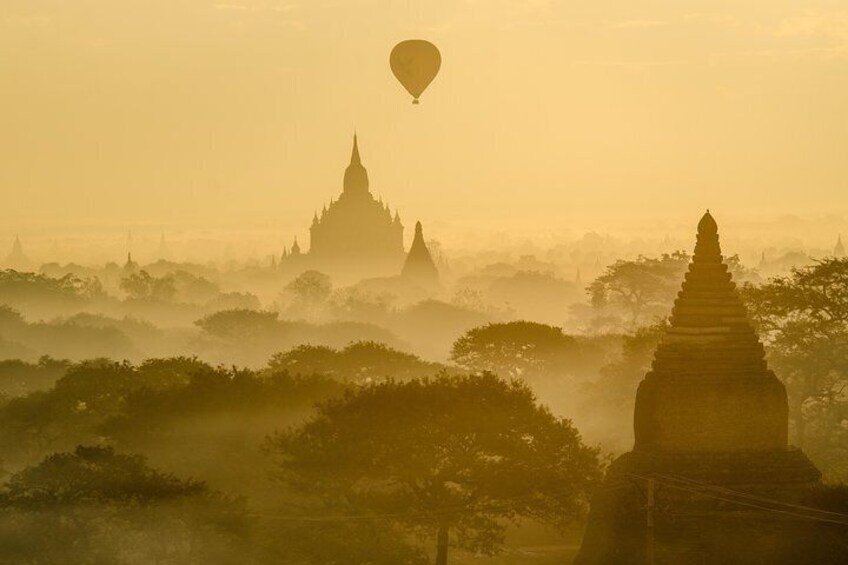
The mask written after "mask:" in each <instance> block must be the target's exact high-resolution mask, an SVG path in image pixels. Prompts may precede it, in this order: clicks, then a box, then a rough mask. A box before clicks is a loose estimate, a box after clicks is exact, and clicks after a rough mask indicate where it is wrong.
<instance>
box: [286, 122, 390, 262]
mask: <svg viewBox="0 0 848 565" xmlns="http://www.w3.org/2000/svg"><path fill="white" fill-rule="evenodd" d="M295 246H297V249H294V248H293V249H292V250H291V251H288V250H286V251H285V252H284V254H283V261H282V262H283V265H284V266H285V265H286V264H291V263H292V262H295V263H300V264H302V265H303V266H308V268H311V269H317V270H319V271H323V272H327V273H329V274H342V275H356V276H359V277H368V276H390V275H397V274H398V273H399V272H400V270H401V267H402V266H403V262H404V255H405V253H404V249H403V224H401V221H400V216H399V215H398V213H397V212H395V213H394V215H392V212H391V211H390V210H389V207H388V205H386V204H384V203H383V202H382V201H381V200H377V199H376V198H374V195H373V194H371V191H370V187H369V182H368V171H367V170H366V169H365V167H364V166H363V165H362V160H361V158H360V156H359V143H358V140H357V138H356V136H355V135H354V137H353V150H352V152H351V156H350V164H349V165H348V166H347V169H346V170H345V173H344V188H343V190H342V193H341V195H340V196H339V198H338V199H337V200H333V201H331V202H330V205H329V206H325V207H324V209H323V210H322V212H321V213H320V215H319V214H318V213H316V214H315V216H314V218H313V219H312V226H311V227H310V228H309V251H308V252H307V253H305V254H303V258H302V259H297V258H296V257H297V256H298V255H299V254H300V248H299V245H297V243H295ZM293 247H294V246H293ZM293 256H295V257H293Z"/></svg>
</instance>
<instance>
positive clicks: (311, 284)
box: [285, 270, 333, 319]
mask: <svg viewBox="0 0 848 565" xmlns="http://www.w3.org/2000/svg"><path fill="white" fill-rule="evenodd" d="M285 290H286V291H287V292H289V293H291V295H292V296H293V304H292V308H293V310H294V311H296V312H303V313H305V315H306V316H307V317H308V318H310V319H315V318H317V317H318V310H319V309H320V308H321V307H322V306H323V305H324V303H325V302H326V301H327V298H329V297H330V293H331V292H332V290H333V285H332V284H331V282H330V277H328V276H327V275H325V274H324V273H321V272H319V271H313V270H310V271H304V272H303V273H301V274H300V275H298V277H297V278H296V279H294V280H293V281H291V282H290V283H289V284H287V285H286V288H285Z"/></svg>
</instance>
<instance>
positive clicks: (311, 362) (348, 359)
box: [268, 341, 444, 382]
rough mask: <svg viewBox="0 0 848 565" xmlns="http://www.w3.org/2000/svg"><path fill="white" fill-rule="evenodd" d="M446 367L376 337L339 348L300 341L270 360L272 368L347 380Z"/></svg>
mask: <svg viewBox="0 0 848 565" xmlns="http://www.w3.org/2000/svg"><path fill="white" fill-rule="evenodd" d="M442 368H444V367H443V366H441V365H439V364H438V363H428V362H427V361H424V360H422V359H421V358H420V357H418V356H416V355H412V354H410V353H404V352H402V351H398V350H396V349H393V348H391V347H389V346H387V345H385V344H382V343H377V342H375V341H356V342H353V343H351V344H349V345H347V346H346V347H345V348H344V349H341V350H338V349H333V348H331V347H326V346H322V345H299V346H297V347H294V348H292V349H290V350H289V351H286V352H285V353H276V354H274V356H273V357H271V360H270V361H268V369H269V370H270V371H271V372H282V371H286V372H289V373H292V374H300V375H311V374H321V375H326V376H329V377H334V378H337V379H340V380H345V381H354V382H369V381H371V380H377V379H386V378H394V379H398V380H408V379H411V378H414V377H424V376H427V375H432V374H433V373H435V372H437V371H438V370H440V369H442Z"/></svg>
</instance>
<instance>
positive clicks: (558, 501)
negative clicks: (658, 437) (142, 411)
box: [269, 374, 600, 565]
mask: <svg viewBox="0 0 848 565" xmlns="http://www.w3.org/2000/svg"><path fill="white" fill-rule="evenodd" d="M269 450H270V451H271V453H272V454H274V455H275V456H276V458H277V462H278V465H279V470H280V478H281V480H283V481H284V482H286V483H288V484H290V485H294V486H295V487H300V488H302V489H307V488H308V489H309V492H314V493H316V495H317V496H320V497H321V503H322V504H323V505H324V508H325V511H326V512H327V513H328V514H336V515H348V516H378V517H381V519H384V520H387V521H388V522H390V523H392V524H395V525H398V526H401V527H403V528H405V529H407V530H408V531H410V532H413V533H416V534H418V535H419V536H420V537H422V539H427V538H430V539H435V541H436V553H437V559H436V562H437V564H439V565H444V564H445V563H447V551H448V546H449V545H454V546H456V547H462V548H466V549H471V550H474V551H478V552H482V553H492V552H495V551H496V550H497V549H498V548H499V547H500V545H501V543H502V542H503V534H504V527H505V526H504V521H505V520H506V521H509V520H515V519H517V518H518V517H521V516H525V517H531V518H536V519H539V520H543V521H547V522H550V523H553V524H556V525H559V526H562V525H564V524H565V523H567V522H568V521H569V520H570V519H572V518H574V517H576V516H578V515H580V514H581V512H582V511H583V510H584V508H585V505H586V495H587V492H588V490H589V488H590V487H591V486H592V485H593V484H594V482H595V480H596V479H598V478H599V474H600V464H599V461H598V453H597V451H596V450H594V449H591V448H589V447H586V446H585V445H584V444H583V443H582V441H581V439H580V435H579V433H578V432H577V430H576V429H575V428H574V427H573V426H572V425H571V422H570V421H568V420H564V419H560V418H556V417H554V416H553V415H552V414H551V413H550V412H549V411H548V410H547V409H546V408H543V407H541V406H539V405H538V404H537V403H536V401H535V398H534V396H533V394H532V392H531V391H530V389H529V388H527V386H526V385H524V384H520V383H518V382H511V383H509V382H506V381H503V380H500V379H498V378H497V377H496V376H494V375H492V374H483V375H477V376H453V377H452V376H447V375H443V376H440V377H437V378H433V379H415V380H412V381H409V382H405V383H398V382H394V381H388V382H383V383H379V384H375V385H371V386H366V387H363V388H360V389H356V390H351V391H348V392H347V393H346V394H345V395H343V396H342V397H340V398H338V399H331V400H328V401H327V402H325V403H323V404H321V405H319V407H318V411H317V414H316V415H315V417H314V418H312V419H311V420H310V421H309V422H308V423H306V424H305V425H304V426H302V427H300V428H297V429H293V430H290V431H288V432H284V433H280V434H277V435H275V436H274V437H273V438H272V439H271V440H270V442H269Z"/></svg>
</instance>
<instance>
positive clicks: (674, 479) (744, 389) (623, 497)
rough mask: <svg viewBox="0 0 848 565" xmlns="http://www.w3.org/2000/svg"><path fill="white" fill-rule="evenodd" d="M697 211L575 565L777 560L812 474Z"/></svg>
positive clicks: (794, 527) (711, 222)
mask: <svg viewBox="0 0 848 565" xmlns="http://www.w3.org/2000/svg"><path fill="white" fill-rule="evenodd" d="M731 279H732V277H731V274H730V272H729V271H728V268H727V265H726V264H725V263H724V261H723V258H722V254H721V248H720V246H719V238H718V226H717V224H716V221H715V219H714V218H713V217H712V215H711V214H710V213H709V211H707V213H706V214H705V215H704V216H703V218H702V219H701V221H700V223H699V224H698V236H697V243H696V245H695V253H694V256H693V258H692V262H691V263H690V265H689V270H688V272H687V273H686V277H685V280H684V282H683V285H682V289H681V290H680V292H679V293H678V297H677V300H676V301H675V303H674V308H673V309H672V313H671V318H670V320H669V327H668V328H667V330H666V332H665V335H664V336H663V339H662V341H661V343H660V345H659V346H658V347H657V350H656V352H655V356H654V361H653V365H652V368H651V370H650V371H649V372H648V373H647V375H645V378H644V379H643V380H642V382H641V383H640V385H639V388H638V391H637V394H636V406H635V412H634V432H635V445H634V448H633V451H631V452H629V453H626V454H624V455H622V456H621V457H619V458H618V459H617V460H616V461H614V462H613V464H612V465H611V466H610V468H609V471H608V473H607V478H606V481H605V484H604V485H603V486H602V487H601V488H600V489H599V491H598V493H596V495H595V497H594V498H593V501H592V508H591V512H590V516H589V521H588V524H587V529H586V534H585V536H584V540H583V545H582V547H581V550H580V554H579V555H578V557H577V559H576V560H575V563H576V564H578V565H628V564H634V565H635V564H639V565H642V564H646V563H647V564H651V563H673V564H681V565H685V564H689V563H692V564H702V563H710V564H712V563H728V564H730V563H733V564H734V565H740V564H749V563H750V564H754V563H770V564H771V563H778V562H780V563H783V562H784V560H783V559H784V556H785V555H786V554H787V552H789V551H791V548H790V547H789V546H790V545H791V544H792V539H793V536H794V535H795V534H797V533H798V531H799V530H798V523H797V521H796V522H794V523H793V522H792V521H791V520H788V519H787V516H788V514H787V513H786V512H785V510H786V509H787V508H792V507H791V506H789V505H791V504H793V501H799V500H801V499H802V498H803V495H804V493H805V492H806V491H807V489H810V488H812V487H815V486H816V485H817V484H818V483H819V481H820V479H821V474H820V473H819V471H818V470H817V469H816V468H815V466H814V465H813V464H812V463H811V462H810V461H809V459H807V457H806V456H805V455H804V454H803V453H802V452H801V451H800V450H798V449H795V448H792V447H790V446H789V444H788V426H789V423H788V405H787V397H786V390H785V388H784V386H783V383H782V382H781V381H780V380H779V379H778V378H777V377H776V376H775V374H774V373H773V372H772V371H770V370H769V368H768V365H767V363H766V360H765V351H764V349H763V345H762V343H761V342H760V340H759V338H758V336H757V334H756V332H755V330H754V328H753V327H752V326H751V323H750V322H749V320H748V316H747V311H746V308H745V306H744V305H743V303H742V301H741V299H740V297H739V294H738V293H737V290H736V285H735V284H734V283H733V281H732V280H731Z"/></svg>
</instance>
